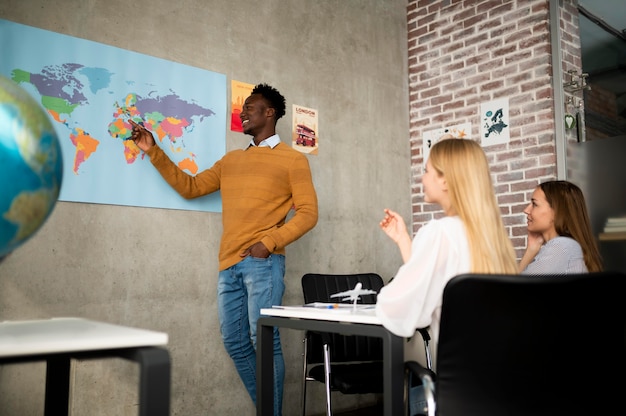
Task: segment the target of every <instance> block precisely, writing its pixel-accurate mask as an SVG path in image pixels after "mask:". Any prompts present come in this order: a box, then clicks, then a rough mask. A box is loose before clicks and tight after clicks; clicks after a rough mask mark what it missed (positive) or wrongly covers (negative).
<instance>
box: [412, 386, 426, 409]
mask: <svg viewBox="0 0 626 416" xmlns="http://www.w3.org/2000/svg"><path fill="white" fill-rule="evenodd" d="M409 409H410V412H409V414H410V415H411V416H413V415H425V414H427V413H428V402H427V401H426V394H425V393H424V386H421V385H420V386H413V387H411V388H410V389H409Z"/></svg>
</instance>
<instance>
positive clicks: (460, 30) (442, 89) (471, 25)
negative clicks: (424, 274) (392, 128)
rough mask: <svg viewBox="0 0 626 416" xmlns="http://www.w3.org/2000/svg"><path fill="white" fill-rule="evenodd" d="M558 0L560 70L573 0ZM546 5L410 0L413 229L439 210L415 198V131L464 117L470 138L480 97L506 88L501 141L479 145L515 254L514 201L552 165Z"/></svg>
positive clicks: (518, 241)
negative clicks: (505, 130) (506, 134)
mask: <svg viewBox="0 0 626 416" xmlns="http://www.w3.org/2000/svg"><path fill="white" fill-rule="evenodd" d="M563 3H565V4H564V5H563V6H562V7H561V15H562V16H561V19H560V21H561V26H562V27H561V31H562V32H563V33H564V35H562V42H561V47H562V50H563V58H562V62H563V70H565V71H567V70H569V69H572V68H573V69H576V70H580V66H581V64H580V53H579V49H580V48H579V47H578V45H579V44H580V42H579V39H578V35H577V33H578V30H577V25H576V24H575V22H577V10H576V4H575V0H564V1H563ZM549 9H550V7H549V2H548V0H509V1H507V0H492V1H479V0H474V1H472V0H466V1H458V0H435V1H433V0H411V1H409V3H408V8H407V18H408V54H409V55H408V63H409V94H410V95H409V105H410V144H411V155H412V156H411V166H412V172H413V174H412V176H413V185H412V190H411V192H412V212H413V218H412V220H413V232H416V231H417V230H418V229H419V227H421V226H422V225H423V224H424V223H425V222H427V221H429V220H431V219H432V218H436V217H440V216H442V215H443V212H441V211H440V210H437V209H436V207H435V206H433V205H431V204H426V203H424V201H423V195H422V185H421V182H420V176H421V169H422V166H423V163H424V160H423V150H422V137H423V135H424V133H425V132H428V131H430V130H433V129H440V128H445V127H449V126H454V125H458V124H462V123H471V126H472V127H471V136H470V138H471V139H474V140H477V141H479V142H482V141H481V139H480V137H479V136H480V123H481V115H480V110H481V108H480V106H481V103H484V102H488V101H491V100H495V99H501V98H505V97H508V105H509V121H510V123H509V126H510V141H509V143H508V144H496V145H490V146H484V149H485V151H486V153H487V156H488V158H489V161H490V166H491V169H492V175H493V179H494V184H495V188H496V193H497V197H498V202H499V204H500V207H501V210H502V214H503V219H504V223H505V226H506V227H507V230H508V231H509V235H510V236H511V239H512V241H513V243H514V246H515V247H516V250H517V252H518V256H521V254H522V252H523V249H524V247H525V244H526V217H525V215H524V214H523V212H522V211H523V209H524V207H525V206H526V204H527V202H528V200H529V198H530V194H531V193H532V191H533V190H534V188H535V187H536V186H537V185H538V184H539V183H540V182H543V181H545V180H549V179H555V178H556V175H557V170H556V145H555V129H554V126H555V124H554V123H555V120H554V111H553V108H554V100H553V96H554V94H553V89H552V65H551V44H550V27H549V11H550V10H549ZM563 105H564V104H563ZM568 134H569V133H568ZM568 140H570V139H569V138H568Z"/></svg>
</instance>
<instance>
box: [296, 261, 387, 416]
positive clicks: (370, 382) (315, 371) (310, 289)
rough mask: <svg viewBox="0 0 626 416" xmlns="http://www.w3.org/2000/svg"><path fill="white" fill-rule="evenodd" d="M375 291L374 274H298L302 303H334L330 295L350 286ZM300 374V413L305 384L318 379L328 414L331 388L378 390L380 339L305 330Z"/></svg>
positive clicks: (371, 298) (370, 298) (370, 300)
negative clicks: (322, 389) (324, 395)
mask: <svg viewBox="0 0 626 416" xmlns="http://www.w3.org/2000/svg"><path fill="white" fill-rule="evenodd" d="M359 282H360V283H361V284H362V288H363V289H371V290H375V291H376V292H379V291H380V289H381V288H382V287H383V285H384V282H383V279H382V277H380V275H378V274H376V273H358V274H343V275H334V274H314V273H308V274H305V275H304V276H302V293H303V295H304V302H305V303H313V302H337V298H332V299H331V297H330V296H331V295H333V294H335V293H338V292H343V291H346V290H350V289H354V286H355V285H356V284H357V283H359ZM359 303H362V304H374V303H376V295H363V296H361V299H360V300H359ZM303 342H304V352H303V374H302V415H303V416H304V415H305V414H306V386H307V382H309V381H318V382H322V383H324V385H325V388H326V413H327V415H331V414H332V411H331V400H330V392H331V391H340V392H342V393H343V394H365V393H382V392H383V380H382V362H383V361H382V357H383V355H382V340H381V339H380V338H373V337H365V336H345V335H340V334H329V333H319V332H312V331H307V332H306V333H305V337H304V340H303Z"/></svg>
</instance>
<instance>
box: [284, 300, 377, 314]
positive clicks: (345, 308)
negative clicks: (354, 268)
mask: <svg viewBox="0 0 626 416" xmlns="http://www.w3.org/2000/svg"><path fill="white" fill-rule="evenodd" d="M272 308H275V309H291V310H302V309H322V310H327V311H329V312H337V313H339V312H350V311H352V310H353V308H354V305H352V304H349V303H327V302H313V303H307V304H304V305H297V306H283V305H274V306H272ZM375 308H376V305H369V304H368V305H362V304H361V305H359V304H357V305H356V310H357V311H365V310H374V309H375Z"/></svg>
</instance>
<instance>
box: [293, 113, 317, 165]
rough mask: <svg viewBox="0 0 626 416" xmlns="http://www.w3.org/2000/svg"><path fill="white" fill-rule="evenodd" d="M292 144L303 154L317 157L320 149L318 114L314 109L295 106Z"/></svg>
mask: <svg viewBox="0 0 626 416" xmlns="http://www.w3.org/2000/svg"><path fill="white" fill-rule="evenodd" d="M291 143H292V146H293V148H294V149H296V150H297V151H299V152H301V153H306V154H309V155H316V154H317V150H318V148H319V124H318V112H317V110H315V109H313V108H306V107H302V106H301V105H297V104H294V105H293V122H292V127H291Z"/></svg>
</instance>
